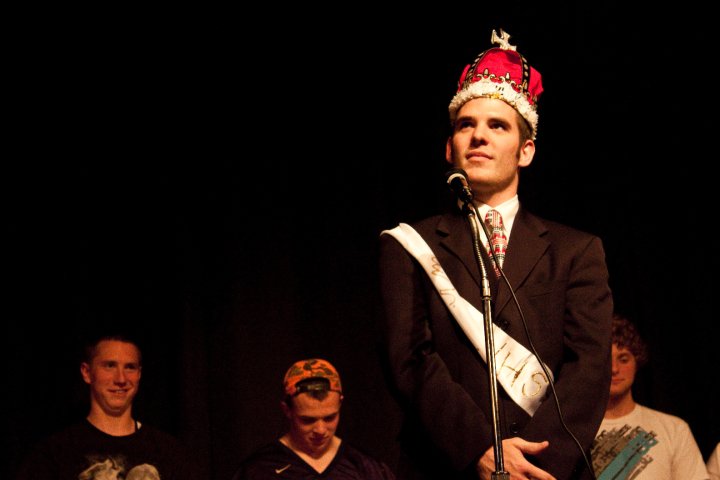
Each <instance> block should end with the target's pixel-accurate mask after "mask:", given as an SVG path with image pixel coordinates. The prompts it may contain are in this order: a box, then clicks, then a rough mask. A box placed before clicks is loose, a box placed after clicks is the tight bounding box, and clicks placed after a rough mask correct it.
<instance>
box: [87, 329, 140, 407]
mask: <svg viewBox="0 0 720 480" xmlns="http://www.w3.org/2000/svg"><path fill="white" fill-rule="evenodd" d="M96 351H97V354H96V355H95V358H93V359H92V360H91V361H90V363H89V364H88V363H86V362H83V363H82V365H81V366H80V372H81V373H82V377H83V380H84V381H85V383H87V384H88V385H90V399H91V402H92V405H93V407H100V409H101V410H102V411H103V412H105V413H106V414H108V415H112V416H119V415H121V414H123V413H125V412H126V411H127V410H128V409H130V407H131V406H132V402H133V399H134V398H135V395H136V394H137V392H138V387H139V386H140V375H141V371H142V367H141V366H140V352H138V350H137V348H136V347H135V345H133V344H132V343H126V342H120V341H116V340H103V341H101V342H100V343H98V346H97V349H96Z"/></svg>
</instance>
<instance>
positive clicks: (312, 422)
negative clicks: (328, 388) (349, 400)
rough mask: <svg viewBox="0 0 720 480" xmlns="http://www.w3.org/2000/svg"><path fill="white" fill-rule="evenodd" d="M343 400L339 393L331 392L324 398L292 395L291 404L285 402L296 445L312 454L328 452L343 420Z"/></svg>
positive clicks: (284, 407)
mask: <svg viewBox="0 0 720 480" xmlns="http://www.w3.org/2000/svg"><path fill="white" fill-rule="evenodd" d="M341 403H342V395H341V394H340V393H338V392H328V396H327V397H325V398H324V399H323V400H318V399H316V398H314V397H312V396H310V395H309V394H307V393H301V394H299V395H297V396H295V397H293V399H292V402H291V405H289V406H288V405H286V404H285V403H283V404H282V405H283V410H284V412H285V416H286V417H287V418H288V420H290V431H289V434H290V437H291V438H292V442H293V445H294V446H295V447H297V448H299V449H300V450H302V451H303V452H305V453H307V454H308V455H310V456H312V457H317V456H319V455H321V454H322V453H324V452H325V451H327V449H328V448H330V443H331V441H332V439H333V437H334V436H335V431H336V430H337V427H338V423H339V422H340V405H341Z"/></svg>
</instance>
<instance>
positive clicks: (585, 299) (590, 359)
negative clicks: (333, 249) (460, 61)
mask: <svg viewBox="0 0 720 480" xmlns="http://www.w3.org/2000/svg"><path fill="white" fill-rule="evenodd" d="M509 39H510V36H509V35H508V34H507V33H505V32H503V31H502V30H500V35H497V33H496V32H495V31H494V30H493V32H492V37H491V40H492V42H494V43H496V44H497V47H493V48H490V49H488V50H486V51H484V52H482V53H481V54H480V55H479V56H478V57H477V58H476V59H475V61H474V62H473V63H472V64H471V65H468V66H467V67H466V68H465V70H464V71H463V73H462V76H461V77H460V81H459V85H458V90H457V91H456V93H455V95H454V96H453V98H452V100H451V102H450V105H449V114H450V123H451V131H450V135H449V138H448V140H447V144H446V153H445V159H446V160H447V162H448V163H449V164H450V166H451V167H452V168H451V170H450V171H449V172H448V178H447V180H448V181H450V182H449V184H450V186H451V187H452V183H453V182H454V181H460V182H461V183H460V184H459V185H460V188H454V189H453V190H455V191H456V193H457V196H458V197H459V198H458V202H457V205H452V208H451V209H450V210H449V211H447V212H445V213H443V214H440V215H436V216H432V217H429V218H426V219H423V220H420V221H417V222H415V223H413V224H411V225H408V224H405V223H400V224H399V225H398V226H397V227H395V228H392V229H388V230H384V231H383V232H382V234H381V235H380V240H379V241H380V253H379V267H380V287H381V294H382V300H383V305H384V308H383V310H384V320H383V334H384V337H385V338H384V343H385V353H386V360H387V362H388V368H389V371H390V374H391V375H390V378H392V381H393V387H394V391H395V392H396V393H397V395H398V400H399V402H400V405H401V407H402V411H403V414H404V415H403V416H404V418H403V424H402V428H401V432H400V458H399V460H398V467H397V475H398V478H402V479H438V480H452V479H477V478H481V479H489V478H491V477H492V478H496V477H495V476H494V474H495V473H502V474H505V473H508V474H509V478H511V479H528V478H532V479H542V480H545V479H562V480H567V479H590V478H593V473H592V465H591V463H590V458H589V452H590V447H591V444H592V441H593V438H594V436H595V433H596V432H597V429H598V427H599V426H600V422H601V421H602V418H603V413H604V409H605V405H606V403H607V399H608V390H609V384H610V350H611V349H610V346H611V336H610V333H611V329H610V325H611V318H612V311H613V300H612V293H611V290H610V287H609V283H608V279H609V276H608V270H607V265H606V262H605V253H604V249H603V245H602V241H601V239H600V238H598V237H596V236H594V235H591V234H589V233H586V232H582V231H579V230H577V229H574V228H571V227H569V226H565V225H562V224H559V223H556V222H553V221H549V220H546V219H543V218H540V217H538V216H536V215H534V214H532V213H531V212H529V211H528V210H526V209H525V208H523V206H522V204H521V203H520V201H519V198H518V184H519V181H520V171H521V170H522V169H523V168H525V167H528V166H529V165H530V164H531V162H532V160H533V156H534V154H535V139H536V136H537V133H538V119H539V117H538V111H537V104H538V100H539V98H540V95H541V94H542V92H543V86H542V78H541V75H540V73H539V72H538V71H537V70H535V68H533V67H531V66H530V64H529V63H528V62H527V60H526V59H525V57H523V56H522V55H521V54H520V53H518V52H517V50H516V47H515V46H513V45H511V44H510V42H509ZM453 172H454V173H453ZM456 174H458V175H460V177H459V178H457V180H453V177H454V176H456ZM462 182H465V183H462ZM470 202H472V203H473V204H474V207H475V208H476V211H477V212H478V213H477V215H475V214H473V215H472V216H470V215H467V214H466V213H464V211H463V210H464V209H465V208H464V207H465V204H466V203H467V204H468V205H470ZM465 210H469V211H473V209H472V208H471V207H468V208H467V209H465ZM471 221H472V222H473V223H474V227H473V228H471V225H472V224H471V223H470V222H471ZM482 221H484V222H486V223H489V224H490V225H491V227H489V228H490V229H491V230H489V231H490V232H491V233H490V236H491V238H492V239H493V241H492V243H491V242H488V240H487V236H486V233H485V231H484V230H483V229H482V228H481V227H482V225H480V222H482ZM473 231H478V232H480V233H479V235H480V236H479V238H478V241H477V243H476V242H475V241H474V235H473ZM490 243H491V244H492V245H493V247H492V248H493V250H492V251H493V252H494V253H495V256H496V257H497V260H496V259H494V258H491V256H490V255H489V244H490ZM476 244H477V246H478V248H477V249H476V248H475V245H476ZM483 244H484V245H483ZM476 252H477V255H480V256H481V258H482V262H483V263H482V265H485V267H486V268H485V269H484V270H485V271H486V275H484V277H485V280H483V272H482V270H483V269H481V267H480V265H481V264H480V263H479V262H478V261H477V257H476ZM496 262H497V264H499V265H496ZM484 286H485V288H484ZM487 291H489V292H490V295H489V297H490V298H491V305H492V308H491V313H492V320H493V322H494V327H493V328H494V330H493V331H494V334H493V338H494V347H495V357H494V358H495V360H496V361H495V365H496V378H497V389H496V394H497V395H496V397H497V403H498V409H497V416H495V415H494V414H493V413H494V409H493V407H492V406H493V402H492V401H491V392H492V390H493V389H492V388H491V383H490V382H489V380H488V367H487V363H486V360H485V358H486V354H485V343H484V340H485V338H484V328H483V314H482V312H483V311H484V310H485V309H484V302H483V299H484V298H486V297H488V295H486V294H485V293H486V292H487ZM495 419H496V420H497V421H495ZM496 423H497V425H498V432H499V435H498V437H499V438H498V440H499V441H500V446H501V450H500V451H501V452H502V460H503V461H502V462H496V461H495V455H494V453H495V449H494V446H495V440H496V436H495V434H494V430H493V426H494V425H495V424H496ZM497 463H500V464H501V466H502V467H503V468H502V471H499V472H498V471H497V468H496V466H497V465H496V464H497ZM500 478H508V477H504V476H503V477H500Z"/></svg>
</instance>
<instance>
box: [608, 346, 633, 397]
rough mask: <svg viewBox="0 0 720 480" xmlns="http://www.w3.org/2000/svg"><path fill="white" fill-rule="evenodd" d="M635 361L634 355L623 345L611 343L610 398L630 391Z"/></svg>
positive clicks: (621, 395)
mask: <svg viewBox="0 0 720 480" xmlns="http://www.w3.org/2000/svg"><path fill="white" fill-rule="evenodd" d="M636 372H637V362H636V361H635V355H633V354H632V352H631V351H630V350H628V349H627V348H624V347H618V346H617V344H615V343H613V345H612V380H611V381H610V398H619V397H623V396H625V395H627V394H628V393H630V392H631V389H632V384H633V382H634V381H635V373H636Z"/></svg>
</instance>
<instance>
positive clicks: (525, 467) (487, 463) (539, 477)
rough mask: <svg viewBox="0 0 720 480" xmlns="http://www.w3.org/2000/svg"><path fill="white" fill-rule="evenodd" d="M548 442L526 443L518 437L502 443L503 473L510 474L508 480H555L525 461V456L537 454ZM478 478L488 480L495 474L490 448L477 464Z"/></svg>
mask: <svg viewBox="0 0 720 480" xmlns="http://www.w3.org/2000/svg"><path fill="white" fill-rule="evenodd" d="M548 445H550V442H548V441H547V440H545V441H544V442H528V441H527V440H523V439H522V438H520V437H513V438H508V439H505V440H503V441H502V449H503V460H504V462H503V463H504V465H503V466H504V467H505V471H506V472H507V473H509V474H510V480H555V477H553V476H552V475H550V474H549V473H548V472H546V471H545V470H542V469H541V468H538V467H536V466H535V465H533V464H532V463H530V462H528V461H527V460H526V459H525V454H532V455H534V454H537V453H539V452H541V451H543V450H545V449H546V448H547V447H548ZM477 472H478V476H479V477H480V479H481V480H490V479H491V475H492V474H493V473H494V472H495V452H494V449H493V447H490V448H489V449H488V450H487V451H486V452H485V453H484V454H483V456H482V457H480V460H478V464H477Z"/></svg>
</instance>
